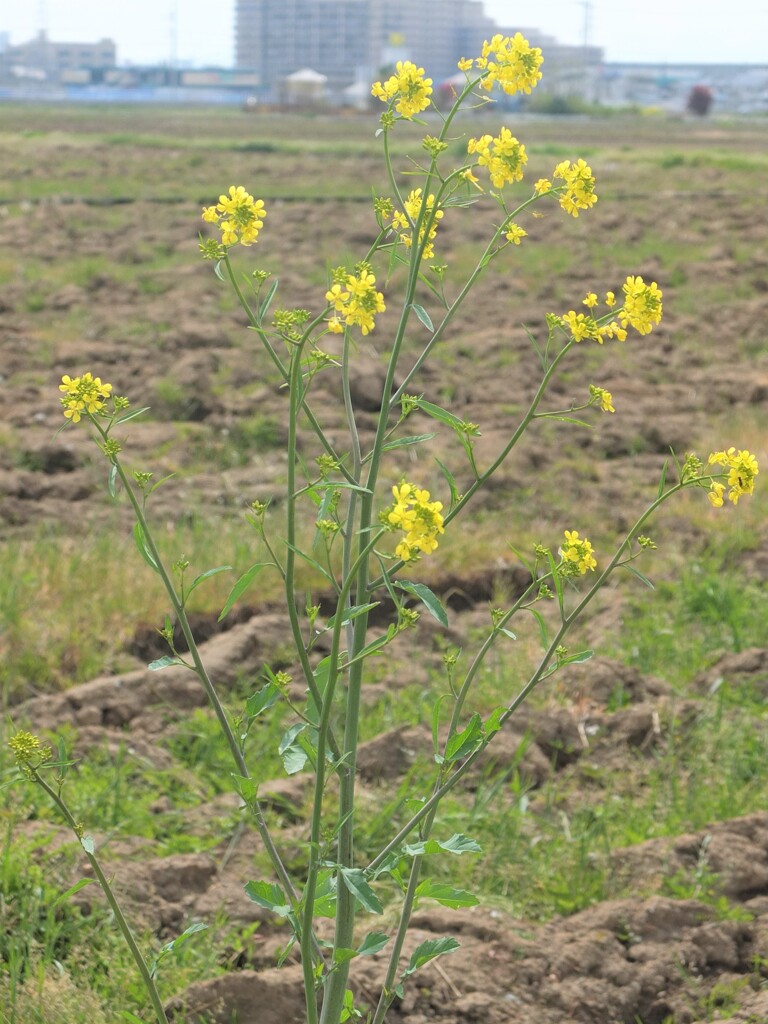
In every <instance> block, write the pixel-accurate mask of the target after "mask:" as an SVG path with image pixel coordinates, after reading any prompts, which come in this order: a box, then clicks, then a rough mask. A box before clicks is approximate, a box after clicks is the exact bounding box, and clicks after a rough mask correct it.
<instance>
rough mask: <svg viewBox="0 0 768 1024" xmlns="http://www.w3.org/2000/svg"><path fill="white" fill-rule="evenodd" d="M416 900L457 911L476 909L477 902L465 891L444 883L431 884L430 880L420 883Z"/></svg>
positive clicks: (475, 897)
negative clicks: (430, 902)
mask: <svg viewBox="0 0 768 1024" xmlns="http://www.w3.org/2000/svg"><path fill="white" fill-rule="evenodd" d="M416 897H417V899H430V900H435V901H436V902H437V903H439V904H441V906H443V907H451V908H452V909H453V910H457V909H458V908H459V907H476V906H477V904H478V902H479V900H478V898H477V896H473V895H472V893H471V892H467V890H466V889H454V888H453V886H452V885H447V884H446V883H445V882H433V881H431V880H430V879H427V880H426V881H424V882H422V883H421V885H420V886H419V887H418V888H417V889H416Z"/></svg>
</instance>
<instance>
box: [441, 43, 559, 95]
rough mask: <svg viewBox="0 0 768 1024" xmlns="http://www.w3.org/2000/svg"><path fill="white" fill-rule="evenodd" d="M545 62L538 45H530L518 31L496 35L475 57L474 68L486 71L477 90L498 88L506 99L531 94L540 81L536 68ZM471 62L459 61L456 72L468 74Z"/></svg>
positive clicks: (464, 59)
mask: <svg viewBox="0 0 768 1024" xmlns="http://www.w3.org/2000/svg"><path fill="white" fill-rule="evenodd" d="M543 62H544V58H543V57H542V55H541V50H540V49H539V47H538V46H531V44H530V43H529V42H528V40H527V39H526V38H525V37H524V36H523V35H522V33H521V32H516V33H515V35H514V36H504V35H502V34H501V33H500V32H498V33H497V34H496V35H495V36H493V37H492V38H491V39H490V40H486V41H485V42H484V43H483V49H482V52H481V54H480V56H479V57H477V58H475V62H474V63H475V67H477V68H480V69H481V70H482V71H484V72H485V74H484V75H483V77H482V79H481V81H480V87H481V88H482V89H485V90H486V92H490V91H491V89H493V87H494V85H498V86H499V88H501V89H503V90H504V92H505V93H506V94H507V95H508V96H514V95H515V93H518V92H524V93H526V94H530V92H531V90H532V89H534V88H535V87H536V86H537V85H538V84H539V82H540V81H541V71H540V70H539V68H540V67H541V65H542V63H543ZM471 66H472V61H470V60H467V59H466V58H462V59H461V60H460V61H459V69H460V70H461V71H468V70H469V69H470V67H471Z"/></svg>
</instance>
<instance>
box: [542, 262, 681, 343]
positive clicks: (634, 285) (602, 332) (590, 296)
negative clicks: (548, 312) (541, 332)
mask: <svg viewBox="0 0 768 1024" xmlns="http://www.w3.org/2000/svg"><path fill="white" fill-rule="evenodd" d="M623 291H624V305H623V306H622V307H621V309H619V310H618V311H617V313H616V316H617V317H618V319H617V320H610V321H609V322H607V323H600V319H599V318H597V317H596V316H595V314H594V312H593V311H594V309H595V307H596V306H597V304H598V298H597V295H596V293H595V292H588V293H587V295H586V297H585V298H584V299H582V305H584V306H586V307H587V309H588V310H589V312H588V313H577V312H576V311H575V310H574V309H571V310H569V311H568V312H567V313H565V314H563V316H561V317H559V318H558V319H559V322H560V324H561V325H562V326H563V327H565V328H566V329H567V330H568V332H569V333H570V335H571V337H572V338H573V340H574V341H576V342H579V341H585V340H592V341H596V342H597V343H598V344H599V345H602V343H603V341H605V339H606V338H616V339H617V340H618V341H626V338H627V327H632V328H634V330H636V331H637V333H638V334H650V332H651V331H652V330H653V328H654V327H655V326H656V324H658V323H660V322H661V316H662V304H661V296H662V292H661V289H660V288H659V287H658V285H657V284H656V282H655V281H654V282H653V283H652V284H646V283H645V281H643V279H642V277H628V278H627V279H626V281H625V282H624V286H623ZM605 304H606V306H607V307H608V309H609V310H613V308H614V306H615V305H616V296H615V294H614V293H613V292H606V293H605ZM609 315H610V314H609Z"/></svg>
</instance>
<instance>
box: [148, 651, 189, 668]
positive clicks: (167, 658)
mask: <svg viewBox="0 0 768 1024" xmlns="http://www.w3.org/2000/svg"><path fill="white" fill-rule="evenodd" d="M183 664H184V662H183V661H182V660H181V658H176V657H174V656H173V655H171V654H165V655H163V657H162V658H155V660H154V661H150V663H149V664H148V665H147V668H148V669H149V671H150V672H159V671H160V669H162V668H168V667H169V666H170V665H183Z"/></svg>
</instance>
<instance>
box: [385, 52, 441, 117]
mask: <svg viewBox="0 0 768 1024" xmlns="http://www.w3.org/2000/svg"><path fill="white" fill-rule="evenodd" d="M371 95H372V96H375V97H376V98H377V99H380V100H381V101H382V102H383V103H389V102H391V101H392V100H393V99H395V97H397V103H396V104H395V110H396V111H397V112H398V114H400V116H401V117H404V118H406V120H410V119H411V118H412V117H413V115H414V114H419V113H420V112H421V111H422V110H426V109H427V107H428V106H429V105H430V103H431V102H432V101H431V99H430V96H431V95H432V79H431V78H425V77H424V68H418V67H416V65H415V64H412V63H411V62H410V61H409V60H405V61H401V60H399V61H398V62H397V65H396V67H395V74H394V75H392V76H391V78H388V79H387V81H386V82H384V83H383V84H382V83H381V82H374V83H373V85H372V86H371Z"/></svg>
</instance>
